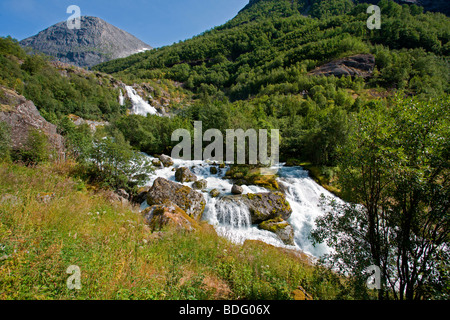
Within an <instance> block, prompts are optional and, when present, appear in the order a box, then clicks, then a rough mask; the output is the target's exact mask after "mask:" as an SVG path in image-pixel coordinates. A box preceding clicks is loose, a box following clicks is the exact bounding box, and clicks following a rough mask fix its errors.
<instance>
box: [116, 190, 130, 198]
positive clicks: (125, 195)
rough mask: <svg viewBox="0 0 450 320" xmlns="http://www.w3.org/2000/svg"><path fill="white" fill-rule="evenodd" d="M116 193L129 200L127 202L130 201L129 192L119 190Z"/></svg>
mask: <svg viewBox="0 0 450 320" xmlns="http://www.w3.org/2000/svg"><path fill="white" fill-rule="evenodd" d="M116 193H117V194H118V195H119V196H121V197H122V198H125V199H127V200H129V199H130V195H129V194H128V192H126V191H125V189H119V190H116Z"/></svg>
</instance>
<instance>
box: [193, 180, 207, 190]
mask: <svg viewBox="0 0 450 320" xmlns="http://www.w3.org/2000/svg"><path fill="white" fill-rule="evenodd" d="M207 186H208V181H206V180H203V179H202V180H197V181H194V183H193V184H192V188H194V189H197V190H203V189H206V187H207Z"/></svg>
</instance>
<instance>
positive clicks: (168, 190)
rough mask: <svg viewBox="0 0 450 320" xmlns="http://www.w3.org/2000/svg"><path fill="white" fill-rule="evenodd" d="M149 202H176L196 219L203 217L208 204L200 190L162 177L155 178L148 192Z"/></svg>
mask: <svg viewBox="0 0 450 320" xmlns="http://www.w3.org/2000/svg"><path fill="white" fill-rule="evenodd" d="M147 203H148V204H149V205H150V206H152V205H155V204H160V205H162V204H166V203H173V204H176V205H177V206H178V207H180V208H181V209H182V210H184V211H185V212H186V213H187V214H188V215H189V216H191V217H193V218H194V219H196V220H200V219H201V217H202V214H203V211H204V210H205V205H206V201H205V198H204V197H203V195H202V194H201V193H200V192H197V191H195V190H193V189H191V188H189V187H188V186H184V185H182V184H179V183H176V182H173V181H169V180H167V179H164V178H161V177H160V178H157V179H156V180H155V182H154V183H153V186H152V187H151V188H150V190H149V192H148V193H147Z"/></svg>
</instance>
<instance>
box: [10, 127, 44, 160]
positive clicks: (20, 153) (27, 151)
mask: <svg viewBox="0 0 450 320" xmlns="http://www.w3.org/2000/svg"><path fill="white" fill-rule="evenodd" d="M49 156H50V146H49V143H48V138H47V136H46V135H45V133H43V132H42V131H40V130H38V129H30V130H29V131H28V138H27V142H26V143H25V145H24V147H23V148H21V149H18V150H14V151H13V160H14V161H21V162H23V163H25V164H26V165H36V164H39V163H42V162H46V161H47V160H48V159H49Z"/></svg>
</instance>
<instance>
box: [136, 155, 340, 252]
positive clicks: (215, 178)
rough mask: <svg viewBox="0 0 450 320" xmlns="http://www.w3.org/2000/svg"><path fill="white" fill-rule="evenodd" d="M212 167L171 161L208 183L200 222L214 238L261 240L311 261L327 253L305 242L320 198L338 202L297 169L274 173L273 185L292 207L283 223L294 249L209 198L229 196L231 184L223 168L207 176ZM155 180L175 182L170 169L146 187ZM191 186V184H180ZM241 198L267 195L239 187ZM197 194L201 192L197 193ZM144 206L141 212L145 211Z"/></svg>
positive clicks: (234, 206)
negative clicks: (289, 228)
mask: <svg viewBox="0 0 450 320" xmlns="http://www.w3.org/2000/svg"><path fill="white" fill-rule="evenodd" d="M211 166H212V165H211V164H209V163H207V162H206V161H199V160H196V161H186V160H179V159H174V167H188V168H190V169H191V171H192V172H193V173H194V174H195V175H196V176H197V177H198V179H204V180H206V181H207V182H208V186H207V189H206V190H204V192H203V196H204V197H205V200H206V207H205V211H204V213H203V217H202V219H203V220H205V221H207V222H208V223H210V224H211V225H213V226H214V227H215V229H216V232H217V233H218V235H220V236H223V237H226V238H228V239H229V240H231V241H232V242H235V243H239V244H242V243H243V242H244V241H245V240H261V241H263V242H266V243H268V244H271V245H274V246H279V247H287V248H292V249H300V250H302V251H303V252H305V253H308V254H310V255H312V256H314V257H320V256H322V255H323V254H325V253H328V252H329V251H330V248H328V247H327V246H326V245H325V244H318V245H316V246H313V244H312V243H311V240H310V239H309V234H310V231H311V230H312V229H313V228H314V226H315V225H314V220H315V219H316V218H317V217H319V216H321V215H323V214H324V209H322V208H321V207H319V201H320V197H321V194H324V195H325V196H327V197H332V198H335V199H336V200H337V201H341V200H340V199H338V198H336V197H335V196H334V195H333V194H331V193H330V192H328V191H327V190H326V189H324V188H322V187H321V186H320V185H318V184H317V183H316V182H315V181H314V180H313V179H312V178H310V177H309V176H308V172H307V171H305V170H303V169H302V168H301V167H284V166H280V167H279V168H278V169H279V170H278V175H279V177H278V178H277V181H278V182H279V183H280V184H282V185H283V186H284V189H285V194H286V199H287V201H288V202H289V204H290V205H291V207H292V211H293V212H292V215H291V217H290V218H289V219H288V220H287V221H288V222H289V223H290V224H291V225H292V227H293V229H294V241H295V246H287V245H285V244H284V243H283V242H282V241H281V240H280V239H279V238H278V237H277V236H276V235H275V234H274V233H272V232H269V231H266V230H261V229H259V228H258V227H257V226H256V225H252V224H251V219H250V213H249V211H248V208H246V207H245V206H244V205H240V204H239V203H236V202H232V201H223V200H221V199H220V198H213V197H212V196H211V195H210V194H209V191H210V190H212V189H217V190H219V191H220V192H221V195H222V196H226V195H231V187H232V185H233V184H232V181H231V180H228V179H224V176H225V173H226V171H227V170H228V167H226V168H222V169H220V168H218V173H217V174H211V173H210V167H211ZM158 177H163V178H166V179H168V180H171V181H175V172H174V171H172V168H171V167H169V168H160V169H157V170H156V171H155V174H154V175H153V176H152V177H151V179H150V180H149V181H148V183H147V185H152V184H153V181H154V180H156V178H158ZM183 184H184V185H186V186H190V187H191V186H192V182H187V183H183ZM242 187H243V189H244V194H246V193H258V192H268V191H269V190H267V189H265V188H262V187H259V186H242ZM200 192H201V191H200ZM145 206H146V203H144V204H143V207H142V208H145Z"/></svg>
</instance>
